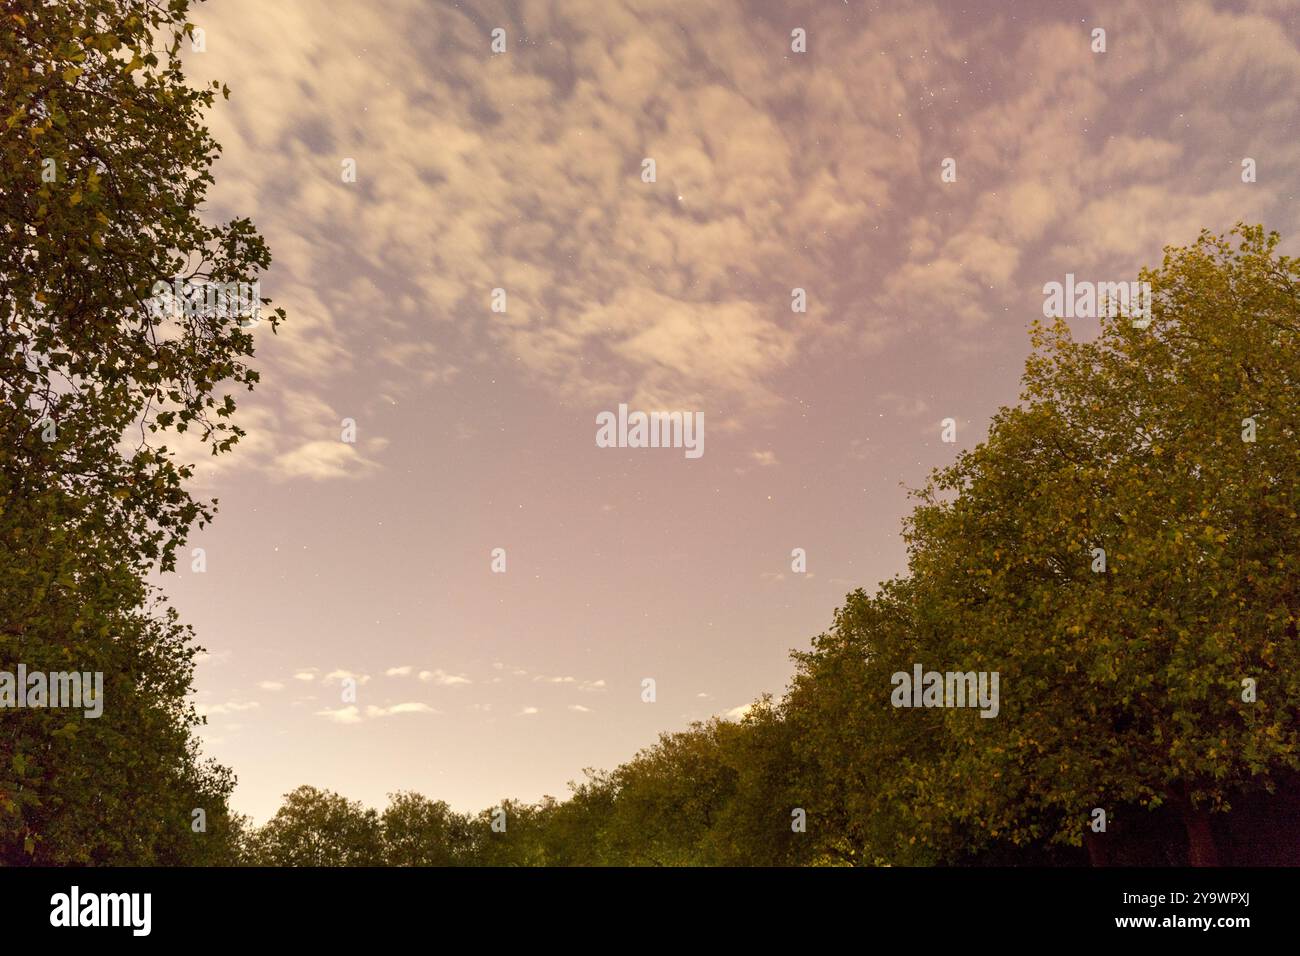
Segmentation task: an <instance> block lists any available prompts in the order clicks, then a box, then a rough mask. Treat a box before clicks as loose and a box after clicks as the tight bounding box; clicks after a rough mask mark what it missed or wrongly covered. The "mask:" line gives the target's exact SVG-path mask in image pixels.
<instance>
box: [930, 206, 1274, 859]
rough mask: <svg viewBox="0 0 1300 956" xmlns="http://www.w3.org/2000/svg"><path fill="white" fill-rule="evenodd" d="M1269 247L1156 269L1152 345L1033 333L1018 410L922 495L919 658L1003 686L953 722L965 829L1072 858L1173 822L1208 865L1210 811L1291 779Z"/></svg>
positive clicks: (1046, 330)
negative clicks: (992, 705) (991, 710)
mask: <svg viewBox="0 0 1300 956" xmlns="http://www.w3.org/2000/svg"><path fill="white" fill-rule="evenodd" d="M1234 237H1235V240H1236V242H1235V244H1234V242H1233V241H1232V240H1233V238H1234ZM1277 242H1278V237H1277V235H1276V234H1265V233H1264V231H1263V229H1262V228H1259V227H1246V226H1239V227H1238V228H1237V229H1235V230H1234V231H1233V233H1231V234H1230V235H1229V236H1212V235H1210V234H1208V233H1203V234H1202V235H1201V237H1200V238H1199V239H1198V241H1197V242H1196V243H1194V244H1193V245H1191V246H1189V247H1187V248H1183V249H1169V250H1167V251H1166V255H1165V259H1164V262H1163V265H1162V267H1161V268H1160V269H1158V270H1154V271H1144V272H1143V273H1142V279H1143V280H1144V281H1149V282H1150V283H1151V286H1152V289H1153V292H1154V295H1155V309H1154V316H1153V319H1152V322H1151V324H1150V326H1149V327H1148V328H1140V327H1139V326H1138V325H1135V324H1134V323H1133V322H1132V321H1131V320H1130V319H1128V318H1124V317H1116V318H1114V319H1111V320H1108V321H1106V322H1105V323H1104V325H1103V329H1102V333H1101V335H1100V337H1098V338H1096V339H1095V340H1093V341H1076V340H1075V339H1074V338H1073V337H1072V336H1071V334H1070V330H1069V328H1068V326H1066V325H1065V324H1064V323H1063V322H1058V323H1056V324H1054V325H1052V326H1050V327H1038V328H1036V329H1035V334H1034V343H1035V348H1036V351H1035V354H1034V355H1033V356H1032V357H1031V359H1030V361H1029V362H1028V364H1027V367H1026V376H1025V394H1024V395H1023V396H1022V400H1023V404H1022V406H1021V407H1019V408H1016V409H1004V410H1002V412H1000V413H999V415H998V416H997V418H996V419H995V420H994V423H993V426H992V428H991V429H990V433H989V438H988V440H987V442H985V443H983V444H982V445H981V446H979V447H978V448H976V449H975V450H974V451H972V452H970V453H967V454H964V455H962V456H961V457H960V458H959V460H958V461H957V462H956V463H955V464H954V465H953V466H952V467H951V468H948V469H944V470H943V471H942V472H940V473H939V474H937V475H936V476H935V478H934V480H933V482H932V483H931V485H930V486H929V487H928V488H927V489H926V490H925V491H924V493H923V495H922V498H923V502H922V505H921V506H920V507H919V508H918V510H917V512H916V514H915V515H914V517H913V519H912V521H911V523H910V526H909V543H910V548H911V560H910V570H911V574H912V578H913V582H914V587H915V588H916V593H915V604H914V607H915V609H916V610H915V615H916V618H917V622H918V623H917V633H918V636H919V638H920V645H919V653H921V654H924V655H925V657H924V661H925V663H926V666H927V667H929V666H932V665H931V662H932V661H933V662H934V664H933V666H935V667H936V668H937V669H943V667H941V666H940V665H943V666H947V665H951V666H954V667H956V668H959V669H961V670H972V669H974V670H981V669H988V670H998V671H1000V672H1001V675H1002V684H1001V690H1002V704H1001V713H1000V715H999V717H998V718H997V719H994V720H985V721H980V720H978V719H970V718H971V717H972V716H973V715H972V714H970V713H962V712H954V711H949V712H946V713H945V714H944V720H945V725H946V727H947V730H948V733H949V735H950V737H952V738H954V739H956V740H958V741H960V742H961V743H962V744H963V746H962V747H961V748H960V749H956V750H953V751H952V752H951V754H950V756H949V759H948V760H947V761H946V762H945V766H946V772H947V773H948V774H949V776H950V778H951V780H952V781H953V783H954V785H955V784H956V783H957V782H958V781H960V782H961V787H956V786H954V789H953V793H954V794H955V795H957V797H958V800H957V801H956V805H955V806H954V807H953V808H952V811H951V812H952V814H953V816H954V818H955V819H958V820H960V821H961V822H962V825H963V826H965V827H966V828H968V829H970V830H971V831H972V832H978V833H981V834H986V835H1006V836H1008V837H1010V838H1011V839H1013V840H1015V841H1016V842H1024V841H1031V840H1034V839H1037V838H1040V837H1041V838H1047V839H1050V840H1054V841H1059V842H1064V843H1069V844H1074V845H1077V844H1079V843H1080V842H1081V841H1082V840H1083V839H1084V837H1085V836H1086V835H1087V834H1088V833H1090V828H1089V826H1088V825H1089V823H1090V821H1091V819H1092V816H1091V815H1092V813H1093V811H1094V810H1095V809H1103V810H1106V811H1108V813H1109V814H1110V815H1111V816H1112V817H1114V816H1115V815H1116V813H1117V812H1123V810H1122V808H1125V807H1130V806H1136V807H1141V808H1154V807H1160V806H1162V805H1166V804H1167V805H1169V806H1172V807H1174V808H1176V810H1177V811H1178V813H1179V814H1180V816H1181V818H1182V820H1183V822H1184V826H1185V829H1186V833H1187V840H1188V859H1189V861H1190V862H1191V863H1193V864H1212V863H1214V862H1215V861H1216V859H1217V854H1216V850H1215V847H1214V843H1213V837H1212V833H1211V828H1210V819H1209V815H1210V813H1212V812H1214V811H1223V810H1226V809H1228V807H1229V806H1230V803H1231V801H1232V799H1233V796H1234V795H1235V794H1240V793H1242V792H1243V791H1245V790H1250V789H1258V788H1264V789H1269V788H1272V787H1273V786H1275V784H1276V782H1277V780H1278V779H1280V778H1281V777H1282V776H1283V775H1285V774H1286V773H1288V772H1292V771H1294V770H1295V769H1296V768H1297V766H1300V724H1298V722H1297V716H1298V714H1297V709H1296V704H1295V702H1296V701H1297V700H1300V694H1298V692H1300V673H1298V672H1297V668H1296V664H1297V663H1298V662H1300V661H1298V658H1300V642H1298V641H1297V640H1296V625H1297V620H1298V618H1300V578H1297V577H1296V575H1295V574H1294V571H1293V569H1291V568H1289V567H1288V564H1287V562H1288V561H1290V560H1291V556H1292V555H1294V554H1295V553H1296V547H1297V544H1298V543H1300V541H1298V540H1297V536H1298V534H1300V532H1298V531H1297V525H1296V521H1295V516H1296V513H1297V511H1298V510H1300V488H1298V487H1297V484H1296V481H1295V476H1296V475H1297V474H1300V445H1297V442H1296V436H1297V434H1300V421H1298V420H1297V416H1298V415H1300V365H1298V364H1297V359H1296V355H1297V351H1296V346H1297V332H1300V297H1298V286H1297V278H1298V274H1297V263H1296V261H1295V260H1293V259H1289V258H1287V257H1285V256H1279V255H1277V254H1276V251H1275V250H1276V245H1277ZM1250 421H1253V422H1254V427H1253V429H1252V428H1248V427H1247V426H1248V423H1249V422H1250ZM1251 439H1253V440H1251ZM1103 552H1104V555H1103ZM1102 557H1104V561H1105V563H1104V568H1103V566H1102V564H1101V558H1102ZM918 659H921V658H918ZM1248 682H1249V683H1248ZM1252 687H1253V691H1251V690H1249V689H1248V688H1252ZM1252 698H1253V699H1252Z"/></svg>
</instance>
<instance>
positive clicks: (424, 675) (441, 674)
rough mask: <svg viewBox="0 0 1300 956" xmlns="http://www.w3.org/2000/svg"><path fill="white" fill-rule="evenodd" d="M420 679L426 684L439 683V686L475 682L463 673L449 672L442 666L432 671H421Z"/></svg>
mask: <svg viewBox="0 0 1300 956" xmlns="http://www.w3.org/2000/svg"><path fill="white" fill-rule="evenodd" d="M420 680H422V681H424V682H425V683H426V684H430V683H431V684H437V685H438V686H439V687H453V686H455V685H457V684H472V683H474V682H473V681H472V680H470V679H469V678H468V677H466V676H464V675H463V674H449V673H447V671H445V670H443V669H442V668H441V667H439V668H437V669H436V670H431V671H420Z"/></svg>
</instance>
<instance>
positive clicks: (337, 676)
mask: <svg viewBox="0 0 1300 956" xmlns="http://www.w3.org/2000/svg"><path fill="white" fill-rule="evenodd" d="M321 680H322V681H323V682H324V683H327V684H329V683H333V682H335V681H337V682H340V683H341V682H343V681H345V680H354V681H356V682H357V683H358V684H368V683H370V675H369V674H357V673H354V672H352V671H350V670H344V669H342V668H340V669H339V670H332V671H330V672H329V673H328V674H326V675H325V676H324V677H322V678H321Z"/></svg>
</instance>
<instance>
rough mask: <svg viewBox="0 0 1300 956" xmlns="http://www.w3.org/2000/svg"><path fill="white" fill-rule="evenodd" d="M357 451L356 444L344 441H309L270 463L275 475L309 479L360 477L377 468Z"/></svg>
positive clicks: (285, 477) (282, 477)
mask: <svg viewBox="0 0 1300 956" xmlns="http://www.w3.org/2000/svg"><path fill="white" fill-rule="evenodd" d="M377 467H378V465H376V464H375V463H374V462H372V461H369V460H368V459H366V458H365V457H363V456H362V455H361V453H360V452H358V451H357V449H356V446H355V445H353V444H350V443H348V442H344V441H329V440H324V441H309V442H303V443H302V444H300V445H298V446H297V447H296V448H293V449H292V450H290V451H287V452H285V453H284V454H282V455H279V456H278V457H277V458H276V459H275V461H274V462H273V463H272V465H271V466H270V470H271V472H272V473H273V474H274V475H275V476H276V477H278V478H281V479H285V480H289V479H293V478H308V479H310V480H312V481H328V480H329V479H331V478H359V477H362V476H363V475H364V474H365V473H366V472H367V471H369V470H372V469H374V468H377Z"/></svg>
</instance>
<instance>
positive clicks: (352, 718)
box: [316, 704, 361, 724]
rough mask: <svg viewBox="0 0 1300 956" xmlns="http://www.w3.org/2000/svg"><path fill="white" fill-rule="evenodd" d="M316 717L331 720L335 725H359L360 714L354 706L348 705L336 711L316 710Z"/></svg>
mask: <svg viewBox="0 0 1300 956" xmlns="http://www.w3.org/2000/svg"><path fill="white" fill-rule="evenodd" d="M316 716H317V717H324V718H326V719H327V720H332V721H333V722H334V723H336V724H359V723H361V712H360V711H359V710H358V709H357V707H356V705H355V704H349V705H348V706H347V707H339V708H337V709H336V710H330V709H329V708H326V709H325V710H318V711H316Z"/></svg>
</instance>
